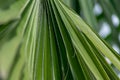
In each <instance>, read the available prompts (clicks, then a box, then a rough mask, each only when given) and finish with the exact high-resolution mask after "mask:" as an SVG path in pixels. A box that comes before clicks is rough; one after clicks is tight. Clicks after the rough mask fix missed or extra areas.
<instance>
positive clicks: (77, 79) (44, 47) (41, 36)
mask: <svg viewBox="0 0 120 80" xmlns="http://www.w3.org/2000/svg"><path fill="white" fill-rule="evenodd" d="M19 4H20V5H19ZM17 6H18V7H17ZM83 6H84V5H83ZM13 11H15V13H14V14H11V15H7V14H8V12H9V14H10V13H12V12H13ZM86 13H87V12H86ZM2 16H5V17H2ZM0 17H2V18H0V24H1V25H0V27H2V28H0V29H1V30H0V34H1V35H0V37H1V38H0V40H1V42H0V44H1V45H2V46H1V47H0V48H1V49H0V55H2V57H1V60H0V61H1V62H0V65H2V66H0V67H1V69H3V70H6V71H5V72H6V73H9V74H7V75H6V76H7V79H8V80H48V79H49V80H61V79H62V80H64V79H65V80H96V79H97V80H110V79H113V80H119V78H118V76H117V75H116V73H115V72H114V70H113V69H112V67H111V66H110V65H109V64H108V63H107V62H106V61H105V57H107V58H108V59H110V61H111V62H112V63H113V65H114V66H115V67H116V68H117V69H118V70H120V67H119V66H120V55H119V54H118V53H116V52H115V51H114V50H113V49H112V48H111V47H110V46H109V45H108V44H107V43H106V42H105V41H104V40H103V39H101V38H100V37H99V35H98V34H97V33H96V32H95V31H94V30H92V29H91V28H90V26H89V25H88V24H86V23H85V22H84V21H83V20H82V19H81V18H80V16H79V15H78V14H77V13H76V12H74V11H73V10H72V9H71V8H69V7H67V6H66V5H65V4H64V3H63V2H62V1H60V0H33V1H29V0H21V1H15V2H14V3H13V4H12V5H11V6H10V8H8V9H7V10H5V11H3V10H1V11H0ZM16 19H17V20H16ZM89 19H90V18H89ZM92 23H93V22H91V24H92ZM93 25H94V24H93ZM10 26H12V28H10ZM13 32H14V33H13ZM13 34H15V35H14V36H13ZM3 35H5V36H3ZM13 46H14V47H13ZM8 50H10V51H8ZM8 54H9V55H10V56H9V60H10V61H7V60H6V59H7V57H6V55H8ZM3 56H5V57H3ZM4 66H7V67H4ZM23 75H24V76H23Z"/></svg>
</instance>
